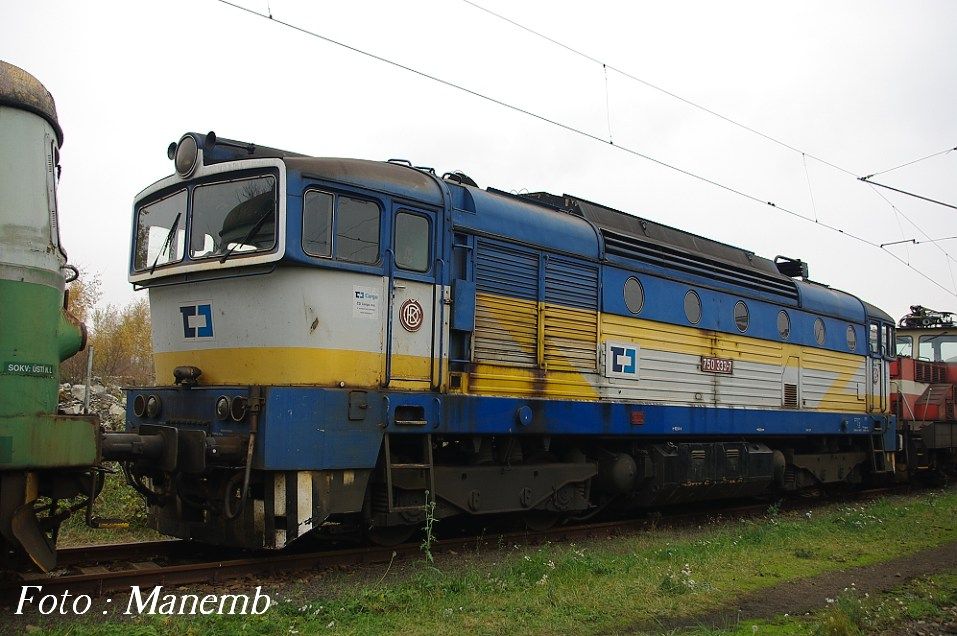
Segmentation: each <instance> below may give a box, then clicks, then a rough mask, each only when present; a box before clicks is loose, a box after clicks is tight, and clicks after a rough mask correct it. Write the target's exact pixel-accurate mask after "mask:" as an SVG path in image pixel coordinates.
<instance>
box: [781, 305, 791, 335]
mask: <svg viewBox="0 0 957 636" xmlns="http://www.w3.org/2000/svg"><path fill="white" fill-rule="evenodd" d="M778 335H779V336H781V340H787V339H788V338H789V337H790V336H791V319H790V318H788V312H786V311H782V312H779V313H778Z"/></svg>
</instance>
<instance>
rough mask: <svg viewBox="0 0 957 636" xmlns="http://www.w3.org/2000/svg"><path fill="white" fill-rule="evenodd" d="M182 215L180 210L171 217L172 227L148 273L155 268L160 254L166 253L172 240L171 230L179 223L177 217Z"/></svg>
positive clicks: (173, 230)
mask: <svg viewBox="0 0 957 636" xmlns="http://www.w3.org/2000/svg"><path fill="white" fill-rule="evenodd" d="M182 215H183V213H182V212H177V213H176V218H175V219H173V227H171V228H170V229H169V234H167V235H166V240H165V241H163V249H161V250H160V253H159V254H157V255H156V258H154V259H153V264H152V265H150V274H152V273H153V270H155V269H156V264H157V263H159V259H160V256H162V255H163V254H165V253H166V249H167V248H168V247H169V246H170V243H172V242H173V232H175V231H176V226H177V225H179V217H181V216H182Z"/></svg>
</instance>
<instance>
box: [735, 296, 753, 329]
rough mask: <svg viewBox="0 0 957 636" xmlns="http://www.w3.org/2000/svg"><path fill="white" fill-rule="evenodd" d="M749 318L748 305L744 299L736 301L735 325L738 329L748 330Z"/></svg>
mask: <svg viewBox="0 0 957 636" xmlns="http://www.w3.org/2000/svg"><path fill="white" fill-rule="evenodd" d="M749 320H750V315H749V313H748V306H747V305H745V304H744V301H743V300H739V301H738V302H736V303H734V325H735V326H736V327H737V328H738V331H747V330H748V321H749Z"/></svg>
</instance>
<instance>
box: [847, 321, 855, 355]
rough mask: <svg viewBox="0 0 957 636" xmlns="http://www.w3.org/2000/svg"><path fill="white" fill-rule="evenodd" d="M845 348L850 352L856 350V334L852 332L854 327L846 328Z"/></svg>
mask: <svg viewBox="0 0 957 636" xmlns="http://www.w3.org/2000/svg"><path fill="white" fill-rule="evenodd" d="M847 348H848V349H849V350H850V351H854V350H856V349H857V333H855V332H854V327H852V326H851V325H848V326H847Z"/></svg>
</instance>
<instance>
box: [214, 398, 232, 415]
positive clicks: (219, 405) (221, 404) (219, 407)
mask: <svg viewBox="0 0 957 636" xmlns="http://www.w3.org/2000/svg"><path fill="white" fill-rule="evenodd" d="M227 417H229V398H228V397H226V396H225V395H223V396H220V398H219V399H218V400H216V419H217V420H225V419H226V418H227Z"/></svg>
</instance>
